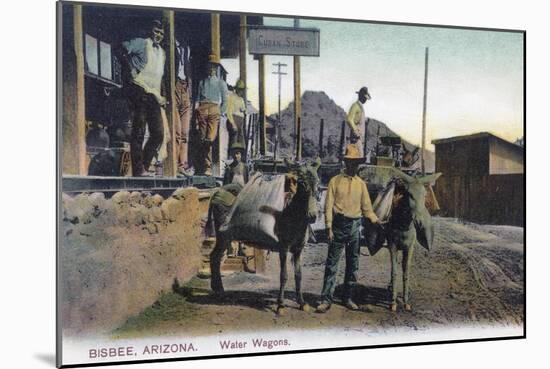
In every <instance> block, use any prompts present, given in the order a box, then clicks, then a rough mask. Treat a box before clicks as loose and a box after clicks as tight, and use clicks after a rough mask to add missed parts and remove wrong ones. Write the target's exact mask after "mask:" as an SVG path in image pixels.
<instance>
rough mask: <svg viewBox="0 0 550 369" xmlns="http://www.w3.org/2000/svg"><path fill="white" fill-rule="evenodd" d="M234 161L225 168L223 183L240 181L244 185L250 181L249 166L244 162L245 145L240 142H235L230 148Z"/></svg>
mask: <svg viewBox="0 0 550 369" xmlns="http://www.w3.org/2000/svg"><path fill="white" fill-rule="evenodd" d="M229 151H230V152H231V156H232V157H233V161H232V162H231V164H229V165H227V166H226V168H225V173H224V176H223V184H224V185H226V184H230V183H239V184H240V185H242V186H243V187H244V185H245V184H246V182H248V168H247V167H246V164H245V163H243V153H244V145H242V144H241V143H240V142H235V143H233V144H232V145H231V147H230V148H229Z"/></svg>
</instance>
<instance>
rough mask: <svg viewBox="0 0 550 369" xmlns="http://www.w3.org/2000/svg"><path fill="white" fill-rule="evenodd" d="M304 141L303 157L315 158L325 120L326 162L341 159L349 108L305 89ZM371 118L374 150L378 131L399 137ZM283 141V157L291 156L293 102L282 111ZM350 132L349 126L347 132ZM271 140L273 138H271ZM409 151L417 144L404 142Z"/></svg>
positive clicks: (429, 156)
mask: <svg viewBox="0 0 550 369" xmlns="http://www.w3.org/2000/svg"><path fill="white" fill-rule="evenodd" d="M302 117H303V121H302V135H303V136H302V137H303V138H302V140H303V141H302V142H303V156H304V157H314V156H317V155H318V154H319V147H318V142H319V129H320V122H321V119H324V121H325V129H324V138H323V146H324V148H325V152H324V155H323V158H322V159H323V161H326V162H335V161H337V160H338V150H339V145H340V130H341V124H342V121H344V120H345V119H346V111H345V110H344V109H342V108H341V107H340V106H338V105H337V104H336V103H335V102H334V100H332V99H331V98H330V97H329V96H328V95H327V94H326V93H324V92H322V91H305V92H304V94H303V95H302ZM368 118H369V122H368V128H367V130H368V132H367V137H368V142H367V147H368V148H369V149H371V150H372V149H374V148H375V147H376V143H377V134H378V133H379V134H380V135H381V136H399V135H398V134H397V133H395V132H394V131H392V130H391V129H390V128H389V127H388V126H387V125H386V124H385V123H383V122H381V121H379V120H376V119H373V118H370V117H368ZM268 120H269V121H270V122H271V123H275V122H276V121H277V114H272V115H270V116H269V117H268ZM281 122H282V124H281V140H280V141H279V150H280V151H279V152H280V154H281V155H283V156H291V155H292V151H293V146H294V145H293V142H294V103H293V102H291V103H290V104H289V105H288V107H287V108H286V109H284V110H282V111H281ZM348 134H349V130H348V128H346V135H348ZM270 139H272V138H270ZM404 143H405V146H406V147H407V149H408V150H412V149H413V148H414V147H416V146H415V145H413V144H411V143H409V142H407V141H404ZM434 167H435V156H434V153H433V152H431V151H427V152H426V169H427V170H428V171H433V170H434Z"/></svg>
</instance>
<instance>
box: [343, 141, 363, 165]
mask: <svg viewBox="0 0 550 369" xmlns="http://www.w3.org/2000/svg"><path fill="white" fill-rule="evenodd" d="M344 160H346V161H357V162H361V163H362V162H364V161H365V158H364V157H362V156H361V151H359V148H358V147H357V145H356V144H349V145H348V146H347V147H346V153H345V154H344Z"/></svg>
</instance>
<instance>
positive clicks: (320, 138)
mask: <svg viewBox="0 0 550 369" xmlns="http://www.w3.org/2000/svg"><path fill="white" fill-rule="evenodd" d="M324 131H325V120H324V119H323V118H321V127H319V158H322V157H323V156H324V155H323V154H324V153H323V134H324Z"/></svg>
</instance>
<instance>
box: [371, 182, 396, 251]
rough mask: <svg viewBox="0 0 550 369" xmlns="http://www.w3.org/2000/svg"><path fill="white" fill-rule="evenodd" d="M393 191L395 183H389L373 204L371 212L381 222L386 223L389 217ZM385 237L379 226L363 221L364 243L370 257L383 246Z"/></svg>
mask: <svg viewBox="0 0 550 369" xmlns="http://www.w3.org/2000/svg"><path fill="white" fill-rule="evenodd" d="M394 191H395V183H393V182H392V183H391V184H389V185H388V186H386V188H384V189H383V190H382V191H380V192H379V193H378V196H376V199H375V200H374V203H373V204H372V207H373V210H374V212H375V213H376V216H377V217H378V219H380V220H381V221H382V222H384V221H387V220H388V218H389V217H390V213H391V207H392V200H393V193H394ZM385 240H386V236H385V234H384V231H383V229H382V228H380V226H378V225H376V224H372V223H371V222H370V221H369V220H368V219H367V220H366V221H365V243H366V244H367V248H368V249H369V253H370V254H371V255H375V254H376V253H377V252H378V251H379V250H380V249H381V248H382V246H383V245H384V241H385Z"/></svg>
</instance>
